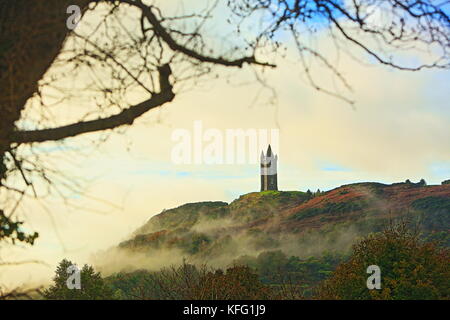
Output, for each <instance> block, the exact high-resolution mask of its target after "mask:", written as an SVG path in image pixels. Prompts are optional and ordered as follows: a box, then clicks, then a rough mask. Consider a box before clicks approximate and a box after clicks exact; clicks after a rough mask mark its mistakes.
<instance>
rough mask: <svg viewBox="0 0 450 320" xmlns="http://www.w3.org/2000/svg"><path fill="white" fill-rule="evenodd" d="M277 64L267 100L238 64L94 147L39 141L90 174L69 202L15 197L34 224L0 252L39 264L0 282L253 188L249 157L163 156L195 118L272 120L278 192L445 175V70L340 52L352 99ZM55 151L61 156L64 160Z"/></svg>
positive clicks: (26, 276) (449, 93)
mask: <svg viewBox="0 0 450 320" xmlns="http://www.w3.org/2000/svg"><path fill="white" fill-rule="evenodd" d="M277 64H278V67H277V68H276V69H274V70H267V71H266V78H267V79H268V84H269V85H270V86H272V87H273V88H274V89H275V92H276V94H277V99H276V101H275V103H273V104H270V103H268V101H269V100H270V98H271V91H269V90H266V91H264V90H263V91H262V94H261V95H259V96H258V92H259V91H260V90H261V84H258V83H254V84H250V85H249V84H247V85H243V84H242V83H244V82H245V80H246V79H251V77H252V71H251V69H250V68H244V69H243V70H239V71H234V70H233V71H223V72H224V73H227V74H228V75H229V76H230V77H229V79H230V80H231V83H228V82H227V81H225V80H221V79H218V80H215V81H214V82H212V83H211V82H208V83H207V84H202V85H199V86H198V87H196V88H195V89H193V90H191V91H189V92H183V93H182V94H181V95H178V96H177V97H176V98H175V100H174V101H173V102H172V103H170V104H169V105H165V106H164V107H162V108H160V109H158V110H153V111H150V112H149V113H147V114H145V115H144V116H143V117H142V118H140V119H139V120H138V121H136V122H135V124H134V125H133V127H131V128H128V129H126V130H123V132H124V133H123V134H119V133H113V134H112V135H111V137H110V138H109V140H108V141H107V142H105V143H103V144H101V145H100V147H98V148H96V149H92V150H91V149H89V148H90V147H89V146H90V144H89V143H88V142H87V141H90V140H95V139H96V138H98V137H99V136H100V135H98V134H89V135H84V136H81V137H77V138H73V139H70V140H67V142H66V144H65V147H64V148H61V147H56V146H55V144H53V143H46V144H41V145H39V146H38V147H37V150H38V152H40V153H42V154H43V155H44V156H45V157H48V159H51V161H52V163H53V164H54V165H55V166H57V167H58V168H62V170H63V171H64V172H65V174H66V175H69V176H73V177H86V178H88V179H90V181H87V182H85V183H84V184H83V186H84V188H85V190H86V191H85V193H84V194H69V195H68V197H69V199H70V200H71V203H72V204H74V205H76V206H77V208H73V207H67V206H66V205H65V204H64V203H62V201H60V200H59V198H57V197H54V198H50V199H48V200H45V206H46V207H47V210H48V212H47V211H46V210H44V209H43V207H42V206H41V205H40V204H39V203H38V202H37V201H34V200H27V201H26V202H25V203H24V205H23V208H22V210H21V212H22V216H23V217H25V218H26V221H27V224H26V229H27V230H30V231H31V230H32V231H38V232H39V233H40V237H39V238H38V240H37V241H36V244H35V245H34V246H33V247H29V246H24V245H19V246H16V247H14V248H5V251H3V253H2V256H1V257H2V258H3V260H24V259H39V260H43V261H45V262H46V263H48V266H44V265H33V266H32V267H30V266H29V265H27V266H23V267H14V268H8V269H5V271H4V272H1V273H0V283H9V284H11V283H20V282H27V281H31V282H40V281H48V280H49V279H50V278H51V276H52V274H53V272H54V269H55V266H56V263H57V262H58V261H60V260H61V259H62V258H64V257H67V258H69V259H73V260H74V261H76V262H78V263H79V264H82V263H85V262H88V261H89V259H90V256H91V255H92V254H94V253H95V252H98V251H99V250H104V249H107V248H108V247H110V246H113V245H115V244H117V243H118V242H119V241H121V240H123V239H125V238H126V237H127V236H128V235H129V234H130V233H131V232H132V231H134V230H135V229H136V228H137V227H139V226H141V225H142V224H143V223H144V222H145V221H146V220H148V219H149V218H150V217H151V216H153V215H155V214H157V213H159V212H160V211H161V210H163V209H165V208H166V209H167V208H173V207H176V206H178V205H181V204H184V203H187V202H197V201H209V200H221V201H226V202H230V201H232V200H234V199H236V198H237V197H238V196H239V195H241V194H245V193H248V192H253V191H259V181H260V180H259V166H258V165H249V164H244V165H239V164H235V165H230V164H223V165H195V164H193V165H177V164H174V163H173V162H172V161H171V150H172V148H173V147H174V145H175V142H173V141H172V140H171V135H172V133H173V131H174V130H175V129H177V128H184V129H188V130H192V128H193V123H194V121H196V120H201V121H202V124H203V126H204V128H214V129H218V130H221V131H222V132H225V130H226V129H238V128H240V129H245V130H246V129H279V130H280V148H279V150H278V152H279V168H278V186H279V189H280V190H301V191H306V190H307V189H311V190H316V189H317V188H320V189H321V190H328V189H332V188H335V187H338V186H340V185H343V184H348V183H354V182H360V181H377V182H383V183H393V182H399V181H404V180H406V179H410V180H412V181H418V180H420V179H421V178H424V179H425V180H426V181H427V183H428V184H440V182H441V181H443V180H445V179H449V178H450V152H449V151H450V129H449V128H450V106H449V99H450V90H449V89H450V87H449V84H450V75H449V74H448V72H445V71H437V70H432V71H424V72H420V73H414V72H401V71H394V70H392V69H388V68H387V67H383V66H379V65H376V64H371V65H368V66H367V65H361V64H359V63H357V62H355V61H353V60H351V59H347V58H344V57H343V58H342V59H341V61H340V65H341V68H342V70H344V75H345V76H346V77H347V79H348V81H349V82H350V84H351V85H352V86H353V89H354V93H353V94H350V96H351V97H352V98H353V99H354V100H355V101H356V105H355V107H354V108H352V107H351V106H350V105H348V104H346V103H345V102H342V101H340V100H338V99H335V98H333V97H330V96H327V95H325V94H322V93H318V92H317V91H315V90H313V89H312V88H311V87H309V86H308V85H307V83H306V81H305V80H304V75H303V74H302V73H301V68H300V65H299V62H298V59H297V56H296V53H295V51H294V50H290V52H289V54H288V57H287V58H285V59H282V58H279V60H278V61H277ZM228 72H229V73H228ZM321 72H322V71H321V70H320V69H317V72H316V73H315V74H316V77H319V78H321V74H322V73H321ZM327 77H328V74H327V73H325V72H323V79H321V80H323V81H324V83H328V79H327ZM255 97H257V98H256V99H255ZM68 150H69V151H68ZM70 150H73V151H70ZM79 151H80V152H79ZM67 152H69V153H70V156H69V158H70V160H71V162H72V163H73V164H70V163H69V162H68V161H67V160H66V159H64V158H65V157H66V156H65V155H67ZM80 153H85V154H86V155H80ZM92 198H96V199H101V200H102V201H103V202H99V201H95V200H92ZM106 202H107V203H109V204H105V203H106ZM83 208H90V209H92V208H95V210H97V209H98V210H100V211H102V212H103V213H98V212H91V211H92V210H86V209H83ZM55 230H57V232H55Z"/></svg>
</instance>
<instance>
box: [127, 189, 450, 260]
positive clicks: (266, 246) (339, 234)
mask: <svg viewBox="0 0 450 320" xmlns="http://www.w3.org/2000/svg"><path fill="white" fill-rule="evenodd" d="M449 213H450V185H449V184H443V185H432V186H426V185H423V184H414V183H410V182H408V183H395V184H391V185H387V184H381V183H370V182H367V183H355V184H349V185H343V186H341V187H338V188H335V189H333V190H330V191H327V192H323V193H319V194H311V193H305V192H301V191H263V192H253V193H248V194H245V195H242V196H240V197H239V198H238V199H236V200H234V201H232V202H231V203H229V204H228V203H226V202H221V201H215V202H198V203H188V204H184V205H182V206H179V207H177V208H174V209H170V210H165V211H163V212H161V213H160V214H157V215H155V216H153V217H152V218H151V219H149V221H148V222H147V223H145V224H144V225H143V226H142V227H140V228H139V229H138V230H136V231H135V232H134V234H133V236H132V237H131V238H130V239H128V240H126V241H124V242H122V243H120V245H119V248H121V249H127V250H131V251H133V252H144V253H145V254H148V255H151V254H152V252H154V251H156V250H165V249H177V250H179V251H178V252H181V253H180V254H181V255H183V256H185V257H187V258H189V259H191V260H196V261H197V260H198V261H208V262H209V263H214V262H217V263H219V264H220V263H226V262H228V263H230V262H231V261H233V260H235V259H238V258H242V257H243V256H257V255H258V254H260V253H262V252H265V251H267V250H281V251H282V252H284V253H285V254H287V255H294V256H298V257H303V258H307V257H310V256H320V255H321V254H323V253H324V252H330V251H331V252H340V253H345V252H347V251H348V250H349V249H350V247H351V245H352V244H353V243H354V242H355V241H356V240H357V239H358V238H359V237H362V236H365V235H367V234H369V233H371V232H377V231H380V230H382V229H383V228H384V227H385V226H386V225H387V224H388V223H389V222H390V221H392V220H398V219H406V220H408V221H409V223H410V224H411V226H412V225H415V226H418V227H419V228H420V230H421V231H422V236H423V237H424V238H427V239H428V240H430V239H431V240H440V241H442V242H443V244H444V245H446V246H450V236H449V231H448V226H449V225H450V215H449Z"/></svg>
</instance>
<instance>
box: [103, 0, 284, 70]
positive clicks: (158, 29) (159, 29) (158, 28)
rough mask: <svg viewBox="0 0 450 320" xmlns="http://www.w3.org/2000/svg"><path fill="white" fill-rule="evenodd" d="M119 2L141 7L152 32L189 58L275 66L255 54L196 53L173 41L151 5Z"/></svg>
mask: <svg viewBox="0 0 450 320" xmlns="http://www.w3.org/2000/svg"><path fill="white" fill-rule="evenodd" d="M110 2H114V1H111V0H110ZM121 2H123V3H127V4H129V5H130V6H135V7H137V8H139V9H141V10H142V15H143V16H144V17H145V18H147V20H148V21H149V22H150V24H151V25H152V26H153V28H154V32H155V33H156V34H157V36H159V37H160V38H161V39H163V40H164V42H165V43H167V45H168V46H169V48H170V49H172V50H173V51H177V52H181V53H183V54H185V55H187V56H189V57H191V58H194V59H196V60H198V61H201V62H207V63H214V64H218V65H223V66H227V67H239V68H242V66H243V65H244V64H245V63H248V64H255V65H260V66H265V67H272V68H274V67H276V66H275V65H274V64H271V63H268V62H260V61H258V60H256V58H255V56H249V57H243V58H240V59H235V60H228V59H225V58H223V57H217V58H216V57H210V56H205V55H202V54H201V53H198V52H196V51H194V50H191V49H189V48H187V47H185V46H183V45H181V44H179V43H177V42H176V41H175V39H174V38H172V36H171V35H170V33H169V32H167V30H166V29H165V28H164V26H163V25H162V24H161V22H160V21H159V20H158V18H157V17H156V16H155V14H154V13H153V12H152V7H151V6H147V5H145V4H144V3H142V1H140V0H135V1H133V0H122V1H121Z"/></svg>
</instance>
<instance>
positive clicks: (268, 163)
mask: <svg viewBox="0 0 450 320" xmlns="http://www.w3.org/2000/svg"><path fill="white" fill-rule="evenodd" d="M277 162H278V156H277V155H274V154H273V153H272V148H271V146H270V144H269V146H268V148H267V153H266V155H264V151H261V191H266V190H278V181H277Z"/></svg>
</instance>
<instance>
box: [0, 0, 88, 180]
mask: <svg viewBox="0 0 450 320" xmlns="http://www.w3.org/2000/svg"><path fill="white" fill-rule="evenodd" d="M88 2H89V0H6V1H1V2H0V157H1V159H2V160H3V159H4V154H5V152H6V151H7V150H8V149H9V147H10V144H11V138H10V137H11V134H12V132H13V131H14V128H15V126H14V123H15V122H16V121H17V120H18V119H19V118H20V113H21V111H22V109H23V108H24V106H25V103H26V102H27V100H28V99H29V98H30V97H31V96H32V95H33V94H34V93H35V92H36V90H37V84H38V81H39V80H40V79H42V77H43V75H44V73H45V72H46V71H47V70H48V68H49V67H50V66H51V64H52V62H53V61H54V59H55V58H56V56H57V55H58V53H59V52H60V50H61V48H62V45H63V43H64V39H65V38H66V36H67V34H68V32H69V30H68V28H67V26H66V20H67V18H68V16H69V15H68V14H67V13H66V10H67V7H68V6H69V5H71V4H75V5H78V6H80V8H82V9H83V8H85V7H86V5H87V3H88ZM2 162H3V161H2ZM0 168H4V166H3V165H1V166H0ZM4 177H5V169H1V170H0V185H1V180H3V178H4Z"/></svg>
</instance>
